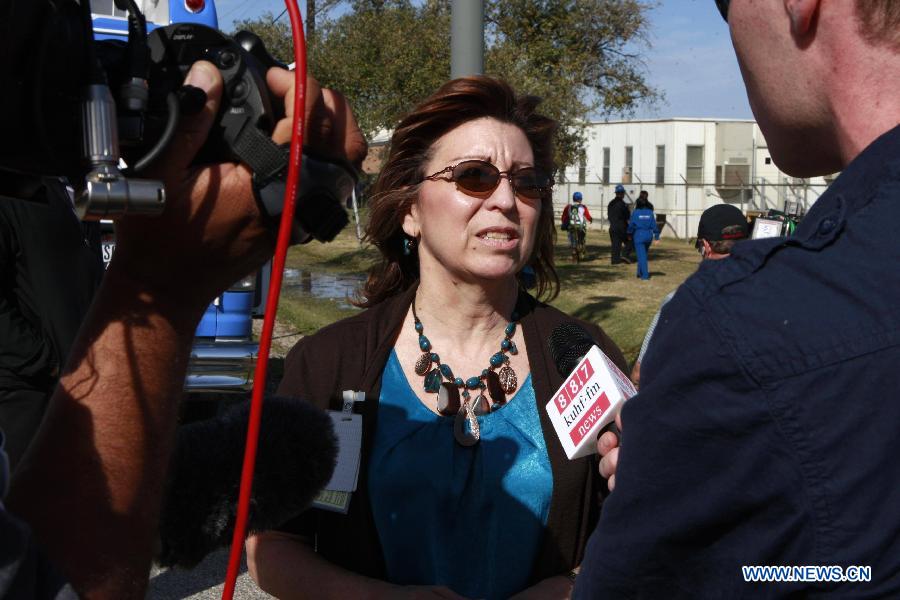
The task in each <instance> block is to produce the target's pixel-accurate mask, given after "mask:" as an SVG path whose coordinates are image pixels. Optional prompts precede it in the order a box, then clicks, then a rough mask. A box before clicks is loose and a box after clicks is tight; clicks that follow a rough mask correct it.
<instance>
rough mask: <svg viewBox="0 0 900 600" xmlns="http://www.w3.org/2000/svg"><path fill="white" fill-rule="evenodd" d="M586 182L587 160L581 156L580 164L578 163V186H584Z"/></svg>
mask: <svg viewBox="0 0 900 600" xmlns="http://www.w3.org/2000/svg"><path fill="white" fill-rule="evenodd" d="M586 180H587V158H586V157H584V156H582V157H581V162H580V163H578V185H584V182H585V181H586Z"/></svg>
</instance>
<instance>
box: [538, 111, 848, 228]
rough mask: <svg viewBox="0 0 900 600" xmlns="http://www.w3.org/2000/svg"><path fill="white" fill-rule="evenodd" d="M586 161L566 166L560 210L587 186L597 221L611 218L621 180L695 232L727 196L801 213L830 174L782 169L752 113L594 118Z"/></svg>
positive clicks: (753, 207)
mask: <svg viewBox="0 0 900 600" xmlns="http://www.w3.org/2000/svg"><path fill="white" fill-rule="evenodd" d="M587 137H588V142H587V147H586V160H585V162H584V163H583V164H582V165H580V166H570V167H568V168H566V169H564V170H562V172H561V173H560V176H559V178H558V182H557V185H556V189H555V192H554V197H553V201H554V208H555V209H556V211H557V213H558V212H559V211H560V210H561V209H562V208H563V207H564V206H565V205H566V204H567V203H568V202H569V200H570V199H571V197H572V193H573V192H575V191H581V193H582V194H583V195H584V202H585V204H587V206H588V208H589V209H590V211H591V213H592V216H593V217H594V223H595V225H596V224H597V223H598V222H599V221H600V220H601V219H602V220H604V221H605V219H606V205H607V204H609V201H610V200H612V198H613V193H614V192H613V190H614V188H615V186H616V184H619V183H621V184H623V185H624V186H625V188H626V190H627V191H626V195H627V197H628V198H629V199H630V201H632V202H633V201H634V200H635V199H636V198H637V195H638V192H640V191H641V190H647V192H648V193H649V198H650V201H651V202H652V203H653V206H654V210H655V212H656V213H657V214H658V215H665V219H666V225H665V227H664V228H663V234H664V235H675V236H678V237H682V238H684V237H687V238H691V237H694V236H695V235H696V231H697V223H698V221H699V218H700V214H701V213H702V212H703V211H704V210H705V209H706V208H708V207H710V206H712V205H714V204H719V203H721V202H728V203H729V204H734V205H736V206H738V207H739V208H740V209H741V210H742V211H743V212H745V213H749V212H765V211H768V210H769V209H776V210H785V209H787V211H788V212H796V211H797V210H798V209H799V212H800V213H804V212H806V211H807V210H809V207H810V206H811V205H812V203H813V202H815V200H816V199H817V198H818V197H819V196H820V195H821V194H822V192H824V191H825V189H826V187H827V186H828V184H829V183H830V181H831V179H832V178H831V177H829V178H821V177H817V178H814V179H799V178H794V177H789V176H787V175H785V174H784V173H782V172H781V171H779V170H778V168H777V167H776V166H775V165H774V163H772V160H771V158H770V156H769V150H768V145H767V144H766V141H765V139H764V138H763V136H762V133H761V132H760V130H759V127H758V126H757V125H756V123H755V122H754V121H752V120H737V119H665V120H642V121H611V122H598V123H592V124H591V125H590V127H589V129H588V135H587Z"/></svg>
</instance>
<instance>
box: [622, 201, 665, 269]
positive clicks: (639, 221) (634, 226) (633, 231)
mask: <svg viewBox="0 0 900 600" xmlns="http://www.w3.org/2000/svg"><path fill="white" fill-rule="evenodd" d="M628 235H630V236H632V238H633V240H634V250H635V252H636V253H637V276H638V277H640V278H641V279H650V268H649V267H648V266H647V250H649V248H650V244H651V243H652V242H653V240H654V239H657V240H658V239H659V227H657V226H656V215H654V214H653V209H652V208H650V202H649V201H648V200H647V199H646V198H644V197H641V198H638V200H637V203H636V204H635V209H634V212H633V213H631V219H630V220H629V221H628Z"/></svg>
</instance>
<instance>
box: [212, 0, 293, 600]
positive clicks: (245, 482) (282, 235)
mask: <svg viewBox="0 0 900 600" xmlns="http://www.w3.org/2000/svg"><path fill="white" fill-rule="evenodd" d="M285 5H286V6H287V11H288V14H289V15H290V18H291V31H292V36H293V41H294V62H295V67H294V122H293V126H292V128H291V154H290V161H289V163H288V175H287V188H286V190H285V194H284V212H283V213H282V215H281V225H280V226H279V228H278V243H277V245H276V246H275V256H274V257H273V258H272V277H271V280H270V281H269V296H268V298H267V299H266V316H265V319H264V320H263V328H262V334H261V335H260V338H259V357H258V358H257V362H256V371H255V374H254V376H253V395H252V398H251V400H250V422H249V424H248V425H247V445H246V447H245V449H244V465H243V469H242V471H241V489H240V495H239V496H238V510H237V520H236V522H235V525H234V537H232V539H231V554H230V555H229V557H228V572H227V573H226V575H225V588H224V589H223V590H222V600H231V599H232V597H233V596H234V586H235V582H236V581H237V576H238V570H239V568H240V564H241V553H242V552H243V549H244V538H245V537H246V535H247V515H248V513H249V511H250V492H251V490H252V487H253V470H254V467H255V465H256V448H257V442H258V440H259V421H260V417H261V416H262V409H263V393H264V391H265V387H266V369H267V368H268V365H269V349H270V348H271V346H272V332H273V331H274V329H275V315H276V313H277V310H278V297H279V295H280V294H281V279H282V277H283V275H284V262H285V258H286V256H287V250H288V245H289V242H290V239H291V223H293V221H294V204H295V202H294V199H295V198H296V197H297V190H298V189H299V186H300V159H301V155H302V150H303V124H304V113H305V108H306V105H305V101H304V100H305V97H306V39H305V37H304V35H303V19H302V18H301V16H300V9H299V8H298V6H297V1H296V0H285Z"/></svg>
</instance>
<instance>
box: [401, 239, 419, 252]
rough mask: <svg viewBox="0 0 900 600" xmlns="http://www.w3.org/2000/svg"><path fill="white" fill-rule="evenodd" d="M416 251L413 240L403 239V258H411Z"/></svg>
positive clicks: (414, 240)
mask: <svg viewBox="0 0 900 600" xmlns="http://www.w3.org/2000/svg"><path fill="white" fill-rule="evenodd" d="M415 249H416V239H415V238H403V256H412V253H413V252H414V251H415Z"/></svg>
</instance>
